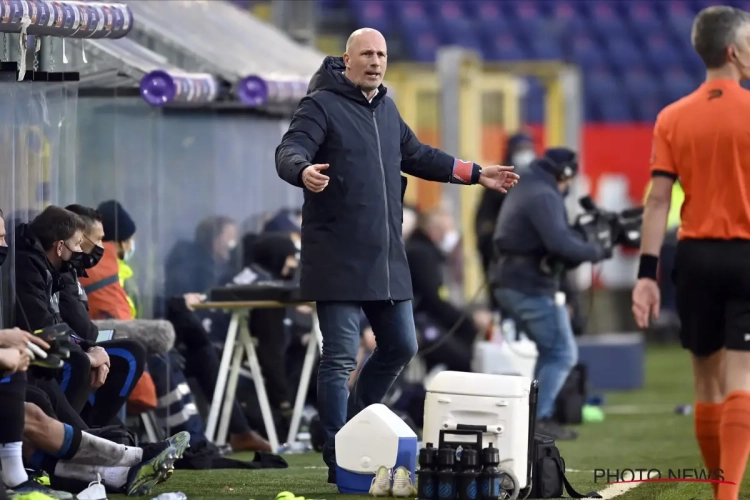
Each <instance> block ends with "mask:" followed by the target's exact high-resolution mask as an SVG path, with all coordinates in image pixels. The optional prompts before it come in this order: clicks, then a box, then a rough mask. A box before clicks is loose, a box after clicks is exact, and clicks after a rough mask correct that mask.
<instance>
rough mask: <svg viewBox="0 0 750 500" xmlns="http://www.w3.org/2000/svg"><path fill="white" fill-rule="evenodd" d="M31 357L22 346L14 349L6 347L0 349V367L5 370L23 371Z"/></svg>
mask: <svg viewBox="0 0 750 500" xmlns="http://www.w3.org/2000/svg"><path fill="white" fill-rule="evenodd" d="M30 362H31V359H30V358H29V353H28V351H27V350H26V348H25V347H24V348H23V349H16V348H13V347H7V348H3V349H0V369H2V371H5V372H13V373H16V372H25V371H26V370H27V369H28V367H29V363H30Z"/></svg>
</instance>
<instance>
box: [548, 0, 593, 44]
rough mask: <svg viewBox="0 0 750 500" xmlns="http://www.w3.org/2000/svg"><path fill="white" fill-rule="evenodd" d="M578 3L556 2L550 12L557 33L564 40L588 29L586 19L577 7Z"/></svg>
mask: <svg viewBox="0 0 750 500" xmlns="http://www.w3.org/2000/svg"><path fill="white" fill-rule="evenodd" d="M577 5H578V3H577V2H576V3H574V2H562V1H561V2H554V6H553V7H552V10H551V12H550V19H551V22H552V25H553V26H554V31H555V33H556V34H557V35H558V36H560V37H561V39H562V40H567V39H569V38H570V37H572V36H573V35H575V34H578V33H582V32H585V31H586V30H587V29H588V25H587V22H586V20H585V19H584V18H583V16H582V15H581V13H580V12H579V10H578V9H577V8H576V7H577Z"/></svg>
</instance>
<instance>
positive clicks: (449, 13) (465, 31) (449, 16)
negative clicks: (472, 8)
mask: <svg viewBox="0 0 750 500" xmlns="http://www.w3.org/2000/svg"><path fill="white" fill-rule="evenodd" d="M434 7H435V9H436V12H435V15H436V17H437V21H436V23H437V27H438V33H437V35H438V37H439V38H440V41H441V42H442V44H446V45H460V46H463V47H468V48H472V49H476V50H480V48H481V44H480V43H479V35H478V33H477V29H476V27H475V25H474V23H473V22H472V20H470V19H468V18H467V17H466V16H465V15H464V12H463V9H462V8H461V4H460V3H459V2H453V1H445V2H441V3H439V4H438V5H435V6H434Z"/></svg>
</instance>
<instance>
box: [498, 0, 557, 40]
mask: <svg viewBox="0 0 750 500" xmlns="http://www.w3.org/2000/svg"><path fill="white" fill-rule="evenodd" d="M503 6H504V7H505V9H504V11H505V12H506V13H507V15H508V19H509V21H510V22H511V24H512V26H513V27H514V28H515V29H516V30H517V31H518V32H520V33H523V34H525V35H527V37H528V38H531V37H536V36H545V34H546V33H547V32H548V30H549V23H548V22H547V19H546V17H545V16H544V13H543V12H542V11H541V9H540V8H539V6H538V5H537V4H536V2H534V1H533V0H518V1H514V2H508V3H503Z"/></svg>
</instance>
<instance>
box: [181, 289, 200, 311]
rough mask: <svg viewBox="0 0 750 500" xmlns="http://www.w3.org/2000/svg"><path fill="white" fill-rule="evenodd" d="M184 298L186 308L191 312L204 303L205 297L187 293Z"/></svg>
mask: <svg viewBox="0 0 750 500" xmlns="http://www.w3.org/2000/svg"><path fill="white" fill-rule="evenodd" d="M183 298H184V299H185V306H186V307H187V308H188V309H190V310H191V311H192V310H193V306H195V305H198V304H200V303H201V302H203V295H201V294H200V293H186V294H185V295H183Z"/></svg>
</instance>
